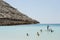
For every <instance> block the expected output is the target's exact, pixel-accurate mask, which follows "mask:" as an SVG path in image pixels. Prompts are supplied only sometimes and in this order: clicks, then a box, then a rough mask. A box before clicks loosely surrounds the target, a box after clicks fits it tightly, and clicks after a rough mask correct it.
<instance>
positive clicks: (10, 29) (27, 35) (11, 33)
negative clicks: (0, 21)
mask: <svg viewBox="0 0 60 40" xmlns="http://www.w3.org/2000/svg"><path fill="white" fill-rule="evenodd" d="M47 25H49V29H52V30H53V32H51V31H48V30H47ZM41 30H42V31H41ZM37 32H38V33H37ZM0 40H60V24H32V25H15V26H0Z"/></svg>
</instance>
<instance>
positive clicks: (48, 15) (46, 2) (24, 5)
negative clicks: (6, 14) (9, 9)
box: [5, 0, 60, 24]
mask: <svg viewBox="0 0 60 40" xmlns="http://www.w3.org/2000/svg"><path fill="white" fill-rule="evenodd" d="M5 1H6V2H8V3H9V4H10V5H12V6H13V7H15V8H17V9H18V10H19V11H20V12H22V13H24V14H26V15H28V16H29V17H31V18H33V19H36V20H38V21H40V23H41V24H51V23H52V24H58V23H60V0H5Z"/></svg>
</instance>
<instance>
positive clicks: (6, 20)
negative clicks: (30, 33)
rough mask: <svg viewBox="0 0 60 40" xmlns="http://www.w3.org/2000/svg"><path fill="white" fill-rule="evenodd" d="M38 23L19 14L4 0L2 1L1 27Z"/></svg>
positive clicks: (0, 6) (0, 7)
mask: <svg viewBox="0 0 60 40" xmlns="http://www.w3.org/2000/svg"><path fill="white" fill-rule="evenodd" d="M37 23H39V22H38V21H36V20H34V19H32V18H30V17H28V16H26V15H25V14H23V13H21V12H19V11H18V10H17V9H16V8H14V7H12V6H11V5H9V4H8V3H6V2H5V1H3V0H0V25H18V24H19V25H21V24H37Z"/></svg>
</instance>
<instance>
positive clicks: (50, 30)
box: [26, 25, 54, 36]
mask: <svg viewBox="0 0 60 40" xmlns="http://www.w3.org/2000/svg"><path fill="white" fill-rule="evenodd" d="M42 31H43V30H42V29H40V32H42ZM47 31H49V32H54V31H53V30H52V29H51V28H49V25H48V26H47ZM26 35H27V36H29V34H28V33H27V34H26ZM37 36H40V34H39V32H37Z"/></svg>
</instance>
